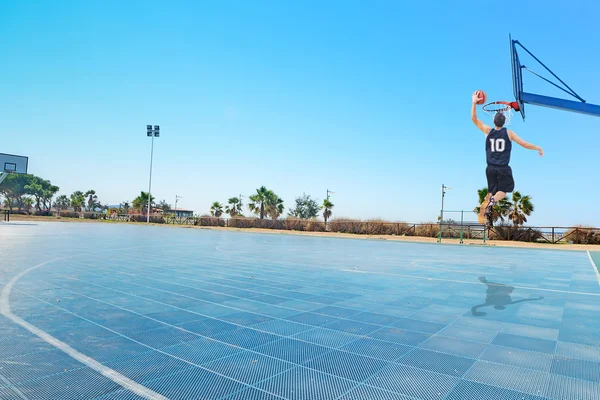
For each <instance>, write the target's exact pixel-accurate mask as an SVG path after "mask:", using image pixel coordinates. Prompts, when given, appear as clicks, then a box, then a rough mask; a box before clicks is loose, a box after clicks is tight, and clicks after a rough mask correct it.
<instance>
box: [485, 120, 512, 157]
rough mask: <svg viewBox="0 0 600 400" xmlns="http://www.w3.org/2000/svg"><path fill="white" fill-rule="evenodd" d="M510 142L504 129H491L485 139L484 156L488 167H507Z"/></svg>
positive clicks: (510, 147)
mask: <svg viewBox="0 0 600 400" xmlns="http://www.w3.org/2000/svg"><path fill="white" fill-rule="evenodd" d="M511 150H512V142H511V140H510V138H509V137H508V131H507V130H506V128H502V129H500V130H496V129H492V130H491V131H490V133H488V134H487V136H486V137H485V156H486V159H487V163H488V165H499V166H500V165H508V163H509V162H510V152H511Z"/></svg>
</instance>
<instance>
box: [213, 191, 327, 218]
mask: <svg viewBox="0 0 600 400" xmlns="http://www.w3.org/2000/svg"><path fill="white" fill-rule="evenodd" d="M248 200H249V202H248V210H249V211H250V213H252V214H254V215H256V216H257V217H258V218H259V219H264V218H271V219H277V218H280V217H281V215H282V214H283V212H284V211H285V206H284V201H283V199H282V198H281V197H279V196H278V195H277V194H276V193H275V192H274V191H273V190H271V189H267V188H266V187H265V186H261V187H259V188H258V189H256V192H254V193H253V194H252V195H250V196H249V197H248ZM333 206H334V204H333V203H332V202H331V201H330V200H329V199H325V200H323V202H322V203H321V204H319V202H318V200H317V199H313V198H312V197H311V196H310V195H307V194H303V195H302V196H298V197H296V199H295V205H294V207H293V208H290V209H289V210H288V217H294V218H299V219H313V218H316V217H317V216H318V215H319V212H320V211H321V210H323V214H322V215H323V218H324V219H325V222H327V220H328V219H329V218H331V214H332V211H331V210H332V208H333ZM243 207H244V204H243V202H242V196H241V195H240V196H239V197H230V198H229V199H228V200H227V204H226V205H223V204H222V203H220V202H219V201H215V202H213V203H212V205H211V207H210V215H211V216H213V217H217V218H219V217H221V216H222V215H223V213H226V214H229V216H230V217H232V218H235V217H244V214H243V212H242V210H243Z"/></svg>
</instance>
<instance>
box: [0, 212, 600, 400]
mask: <svg viewBox="0 0 600 400" xmlns="http://www.w3.org/2000/svg"><path fill="white" fill-rule="evenodd" d="M0 253H1V259H0V288H2V295H1V297H0V309H1V312H2V313H1V315H0V398H1V399H3V400H9V399H10V400H12V399H19V400H20V399H61V400H65V399H102V400H108V399H111V400H112V399H128V400H129V399H132V400H133V399H145V398H148V399H186V400H188V399H206V400H209V399H210V400H275V399H290V400H292V399H293V400H320V399H332V400H333V399H344V400H367V399H373V400H375V399H377V400H397V399H426V400H429V399H448V400H456V399H482V400H483V399H484V400H501V399H502V400H504V399H508V400H534V399H535V400H541V399H560V400H586V399H588V400H598V399H600V383H599V382H600V286H599V283H598V276H597V271H595V270H594V267H593V264H592V258H591V256H590V255H589V254H588V253H587V252H584V251H560V250H546V249H535V250H532V249H518V248H500V247H493V246H473V245H462V246H461V245H445V244H437V243H432V244H421V243H408V242H392V241H383V240H360V239H346V238H343V239H342V238H323V237H308V236H297V235H283V234H282V235H279V234H258V233H248V232H231V231H214V230H204V229H183V228H176V227H166V226H144V225H126V224H102V223H49V222H48V223H41V222H40V223H25V222H15V223H10V224H8V223H3V224H0ZM593 257H597V256H596V255H593Z"/></svg>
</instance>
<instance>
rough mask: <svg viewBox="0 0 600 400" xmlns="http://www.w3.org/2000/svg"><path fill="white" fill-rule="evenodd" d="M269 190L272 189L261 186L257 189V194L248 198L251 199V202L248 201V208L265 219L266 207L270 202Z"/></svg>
mask: <svg viewBox="0 0 600 400" xmlns="http://www.w3.org/2000/svg"><path fill="white" fill-rule="evenodd" d="M269 192H270V191H269V190H268V189H267V188H266V187H264V186H261V187H260V188H258V189H256V193H255V194H253V195H252V196H250V197H249V198H248V199H250V203H248V208H249V209H250V211H251V212H253V213H255V214H258V215H259V217H260V219H263V218H264V217H265V209H266V207H267V205H268V204H269V196H270V193H269Z"/></svg>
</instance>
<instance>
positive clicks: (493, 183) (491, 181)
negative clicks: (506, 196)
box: [477, 166, 498, 224]
mask: <svg viewBox="0 0 600 400" xmlns="http://www.w3.org/2000/svg"><path fill="white" fill-rule="evenodd" d="M485 176H486V178H487V184H488V194H487V195H486V196H485V199H484V200H483V203H481V205H480V206H479V215H478V216H477V219H478V220H479V223H480V224H485V220H486V210H487V208H488V206H489V205H490V202H491V201H493V200H492V199H493V196H494V194H495V193H496V192H497V190H498V176H497V172H496V169H495V168H492V167H490V166H488V167H487V168H486V169H485Z"/></svg>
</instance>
